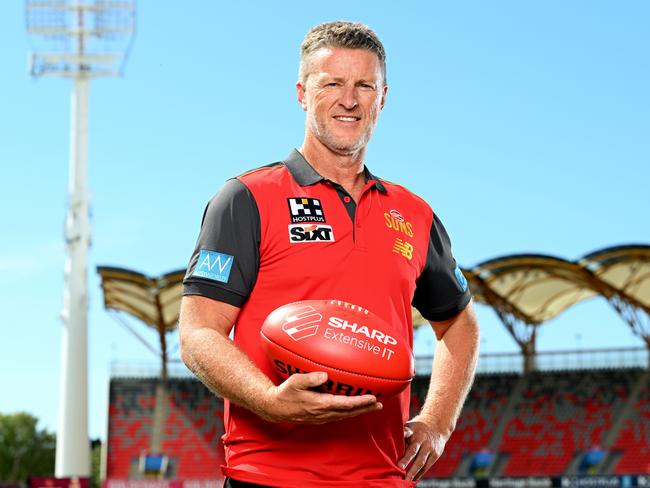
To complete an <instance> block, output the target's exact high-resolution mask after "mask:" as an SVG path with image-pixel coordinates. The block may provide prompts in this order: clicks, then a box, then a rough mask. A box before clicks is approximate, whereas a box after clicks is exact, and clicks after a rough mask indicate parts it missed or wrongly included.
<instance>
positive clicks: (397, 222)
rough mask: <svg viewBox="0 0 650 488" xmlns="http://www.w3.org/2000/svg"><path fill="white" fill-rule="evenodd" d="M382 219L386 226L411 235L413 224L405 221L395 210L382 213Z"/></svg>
mask: <svg viewBox="0 0 650 488" xmlns="http://www.w3.org/2000/svg"><path fill="white" fill-rule="evenodd" d="M384 220H385V221H386V227H388V228H389V229H393V230H394V231H395V232H401V233H402V234H404V235H407V236H409V237H413V225H412V224H411V222H407V221H406V220H405V219H404V217H402V214H401V213H399V212H398V211H397V210H391V211H390V212H386V213H384Z"/></svg>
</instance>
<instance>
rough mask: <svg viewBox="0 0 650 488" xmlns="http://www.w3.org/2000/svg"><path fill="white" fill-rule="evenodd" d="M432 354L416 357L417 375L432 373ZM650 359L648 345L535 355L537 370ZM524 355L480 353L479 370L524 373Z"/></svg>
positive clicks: (632, 364) (640, 363)
mask: <svg viewBox="0 0 650 488" xmlns="http://www.w3.org/2000/svg"><path fill="white" fill-rule="evenodd" d="M432 361H433V358H432V357H422V356H421V357H417V358H415V364H416V371H417V374H419V375H423V374H429V373H431V364H432ZM649 361H650V355H649V352H648V349H647V348H645V347H619V348H611V349H575V350H565V351H543V352H538V353H537V355H536V357H535V363H536V369H537V370H538V371H564V370H575V369H615V368H647V367H648V364H649ZM523 364H524V360H523V356H522V355H521V354H520V353H518V352H505V353H486V354H481V355H480V356H479V360H478V366H477V372H478V373H522V372H523V369H524V368H523Z"/></svg>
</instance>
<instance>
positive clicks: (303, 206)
mask: <svg viewBox="0 0 650 488" xmlns="http://www.w3.org/2000/svg"><path fill="white" fill-rule="evenodd" d="M287 201H288V203H289V214H290V215H291V222H292V223H293V224H299V223H302V222H325V214H324V213H323V206H322V205H321V203H320V200H318V199H317V198H306V197H300V198H288V199H287Z"/></svg>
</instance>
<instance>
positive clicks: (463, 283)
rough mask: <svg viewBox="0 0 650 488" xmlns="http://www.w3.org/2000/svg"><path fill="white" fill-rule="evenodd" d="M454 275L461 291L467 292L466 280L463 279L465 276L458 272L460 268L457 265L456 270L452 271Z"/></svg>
mask: <svg viewBox="0 0 650 488" xmlns="http://www.w3.org/2000/svg"><path fill="white" fill-rule="evenodd" d="M454 274H455V275H456V279H457V280H458V284H459V285H460V287H461V288H462V289H463V291H465V290H467V278H465V275H464V274H463V272H462V271H461V270H460V267H459V266H458V265H456V269H454Z"/></svg>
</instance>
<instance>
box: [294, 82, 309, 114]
mask: <svg viewBox="0 0 650 488" xmlns="http://www.w3.org/2000/svg"><path fill="white" fill-rule="evenodd" d="M296 95H297V97H298V103H299V104H300V106H301V107H302V109H303V110H304V111H305V112H306V111H307V97H306V87H305V85H304V84H303V83H302V82H301V81H297V82H296Z"/></svg>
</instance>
